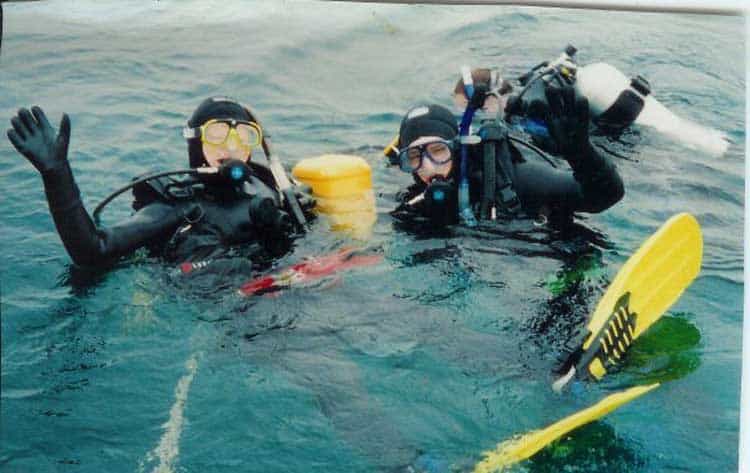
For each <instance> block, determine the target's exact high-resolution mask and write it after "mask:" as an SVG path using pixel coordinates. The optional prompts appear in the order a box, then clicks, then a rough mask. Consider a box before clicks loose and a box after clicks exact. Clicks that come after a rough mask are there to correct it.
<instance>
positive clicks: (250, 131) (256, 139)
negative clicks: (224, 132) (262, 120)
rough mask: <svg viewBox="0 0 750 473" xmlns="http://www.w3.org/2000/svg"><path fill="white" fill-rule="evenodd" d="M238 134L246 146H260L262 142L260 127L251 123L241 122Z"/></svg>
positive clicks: (238, 126)
mask: <svg viewBox="0 0 750 473" xmlns="http://www.w3.org/2000/svg"><path fill="white" fill-rule="evenodd" d="M236 129H237V136H239V137H240V142H241V143H242V144H243V145H245V146H258V145H259V144H260V129H259V128H258V127H257V126H253V125H251V124H246V123H239V124H238V125H237V128H236Z"/></svg>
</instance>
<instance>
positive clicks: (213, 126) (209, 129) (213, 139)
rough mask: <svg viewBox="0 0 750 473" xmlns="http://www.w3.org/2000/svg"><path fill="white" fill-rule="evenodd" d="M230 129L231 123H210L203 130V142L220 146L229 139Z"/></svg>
mask: <svg viewBox="0 0 750 473" xmlns="http://www.w3.org/2000/svg"><path fill="white" fill-rule="evenodd" d="M229 129H230V128H229V123H224V122H213V123H209V124H207V125H206V126H205V127H204V128H203V141H205V142H206V143H211V144H212V145H220V144H222V143H224V141H225V140H226V139H227V135H229Z"/></svg>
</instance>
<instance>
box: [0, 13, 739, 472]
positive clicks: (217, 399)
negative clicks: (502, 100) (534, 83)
mask: <svg viewBox="0 0 750 473" xmlns="http://www.w3.org/2000/svg"><path fill="white" fill-rule="evenodd" d="M4 13H5V25H4V27H5V28H4V33H5V34H4V38H3V39H4V41H3V48H2V54H1V55H0V121H2V120H5V123H6V126H9V122H8V120H9V119H10V118H11V117H12V116H13V114H14V113H15V112H16V110H17V109H18V108H19V107H22V106H26V107H27V106H30V105H32V104H38V105H40V106H42V107H43V108H44V109H45V111H46V112H47V114H48V116H49V117H50V119H51V121H52V122H53V123H58V122H59V119H60V116H61V114H62V113H63V112H66V113H68V114H69V115H70V117H71V121H72V138H71V145H70V156H69V157H70V162H71V165H72V168H73V171H74V173H75V175H76V178H77V182H78V185H79V187H80V189H81V192H82V196H83V199H84V202H85V204H86V206H87V208H88V209H89V210H92V209H93V207H94V206H95V205H96V204H97V203H98V202H99V201H101V200H102V199H103V198H104V197H106V196H107V195H108V194H109V193H110V192H111V191H112V190H114V189H116V188H117V187H119V186H121V185H123V184H125V183H126V182H128V180H129V179H130V178H131V177H132V176H135V175H138V174H142V173H144V172H147V171H151V170H170V169H177V168H182V167H185V166H186V164H187V153H186V146H185V144H184V140H183V139H182V137H181V133H180V132H181V128H182V126H183V124H184V122H185V120H186V118H187V117H188V116H189V114H190V113H191V112H192V110H193V109H194V108H195V107H196V106H197V104H198V103H200V101H201V100H203V99H204V98H206V97H208V96H211V95H217V94H219V95H229V96H232V97H236V98H237V99H239V100H241V101H243V102H245V103H247V104H249V105H251V106H252V107H253V108H254V110H255V111H256V112H257V114H258V115H259V116H260V117H261V119H262V121H263V123H264V125H265V126H266V128H267V130H268V131H269V132H270V133H271V134H272V135H273V139H274V143H275V146H276V149H277V153H279V155H280V156H282V159H283V160H284V162H285V164H287V165H288V166H292V165H293V164H294V163H296V162H298V161H299V160H301V159H303V158H306V157H311V156H316V155H319V154H323V153H332V152H335V153H350V154H357V155H360V156H362V157H363V158H365V159H366V160H367V161H368V162H369V163H370V164H371V166H372V168H373V180H374V184H375V188H376V196H377V209H378V220H377V223H376V224H375V227H374V229H373V235H372V237H371V238H370V239H369V240H367V241H366V242H358V241H351V240H349V239H348V238H347V237H346V236H344V235H341V234H336V233H332V232H331V231H329V229H328V225H327V223H326V222H325V221H319V222H317V223H315V224H314V225H313V227H312V229H311V231H310V233H309V234H308V235H307V236H306V237H305V238H303V239H300V240H298V241H297V242H296V244H295V247H294V248H293V249H292V251H290V252H289V253H288V254H286V255H284V256H282V257H281V258H279V260H278V261H276V262H275V263H274V265H275V267H278V268H280V267H284V266H287V265H290V264H293V263H296V262H298V261H299V260H300V259H302V258H304V257H307V256H311V255H317V254H321V253H326V252H329V251H332V250H333V249H335V248H338V247H340V246H342V245H352V244H357V245H367V246H368V247H371V248H373V251H377V252H380V253H382V254H383V255H384V261H383V262H382V263H381V264H379V265H376V266H371V267H367V268H361V269H358V270H356V271H351V272H348V273H346V274H343V275H342V276H341V277H340V278H339V280H337V281H333V282H332V284H326V285H324V286H323V287H314V288H307V289H298V290H292V291H288V292H285V293H282V294H281V295H280V296H278V297H260V298H257V299H253V300H249V301H248V300H240V299H238V298H237V297H236V295H235V293H234V291H233V290H232V288H233V287H237V286H239V285H240V284H241V283H242V282H244V281H241V280H229V281H223V282H222V284H220V287H212V288H205V287H203V288H196V287H193V286H191V285H190V284H185V283H184V282H183V281H180V280H179V278H176V277H174V276H173V275H172V271H173V269H174V268H172V267H169V266H167V265H165V264H164V263H162V262H160V261H158V260H154V259H149V258H145V257H141V256H139V257H135V258H131V259H128V260H126V261H123V262H122V263H121V264H118V265H117V266H116V267H115V268H113V269H111V270H110V271H107V272H101V273H89V272H84V271H81V270H77V269H75V268H72V267H71V265H70V259H69V257H68V256H67V255H66V253H65V250H64V248H63V247H62V244H61V242H60V240H59V237H58V236H57V233H56V231H55V228H54V224H53V223H52V220H51V218H50V216H49V213H48V210H47V205H46V200H45V197H44V192H43V188H42V185H41V180H40V178H39V177H38V175H37V173H36V172H35V170H34V169H33V168H32V166H30V165H29V164H28V163H27V162H26V161H25V160H24V159H23V158H22V157H21V156H20V155H18V154H17V153H16V152H15V150H14V149H13V148H12V147H11V145H10V143H9V142H8V141H7V140H6V139H4V138H3V139H0V163H2V166H0V183H1V185H0V188H1V189H2V191H1V192H2V202H3V205H2V206H0V222H1V227H2V231H0V247H1V248H2V250H3V254H4V261H3V265H2V269H1V270H0V277H1V278H2V279H1V280H0V283H1V285H0V290H1V291H2V293H1V296H2V300H1V302H0V309H1V311H2V362H1V367H2V380H1V383H2V385H1V387H2V390H1V400H2V402H1V403H0V470H1V471H3V472H26V471H35V472H94V471H96V472H100V471H108V472H155V471H158V472H202V473H203V472H220V471H253V472H255V471H257V472H282V471H283V472H311V471H320V472H360V471H361V472H366V471H400V470H399V468H403V467H405V466H406V465H415V466H419V465H429V466H431V467H432V468H433V471H439V470H437V468H438V467H439V466H441V467H443V468H444V469H443V471H470V470H471V468H472V465H473V464H474V463H476V462H477V461H478V460H479V459H480V458H481V452H482V451H485V450H487V449H490V448H493V447H494V446H495V445H496V444H497V443H498V442H499V441H501V440H505V439H507V438H510V437H512V436H513V435H515V434H519V433H523V432H526V431H529V430H532V429H537V428H540V427H543V426H545V425H547V424H550V423H552V422H554V421H556V420H558V419H560V418H562V417H565V416H566V415H568V414H571V413H572V412H574V411H576V410H578V409H581V408H583V407H585V406H587V405H590V404H592V403H593V402H595V401H597V400H599V399H601V398H602V397H604V396H605V395H607V394H609V393H611V392H613V391H615V390H619V389H623V388H625V387H628V386H631V385H634V384H643V383H646V382H652V381H662V382H663V385H662V386H661V387H660V388H659V389H657V390H656V391H654V392H651V393H649V394H647V395H646V396H645V397H643V398H641V399H639V400H637V401H634V402H633V403H632V404H629V405H627V406H624V407H623V408H621V409H620V410H619V411H617V412H615V413H613V414H611V415H610V416H608V417H606V418H605V419H604V420H602V421H600V422H596V423H594V424H591V425H589V426H587V427H585V428H583V429H580V430H578V431H576V432H575V433H573V434H571V435H569V436H566V438H565V439H563V440H562V441H561V442H559V443H557V444H556V445H555V446H554V447H553V448H551V449H548V450H545V451H544V452H541V453H540V454H539V455H538V456H536V457H534V458H533V459H532V460H530V461H526V462H523V463H521V464H520V465H517V466H516V467H514V468H515V469H514V471H531V472H546V471H550V472H552V471H582V472H605V471H606V472H612V471H622V472H664V471H691V472H724V471H736V468H737V454H738V453H737V445H738V441H739V396H740V371H741V330H742V297H743V290H744V283H743V246H742V242H743V240H742V238H743V223H744V222H743V213H744V209H743V205H744V202H743V195H744V192H743V191H744V179H743V177H744V165H745V163H744V155H745V148H744V143H745V132H744V130H745V123H744V116H745V109H744V91H745V81H746V78H745V74H744V71H745V63H744V58H745V57H746V52H745V50H744V44H745V37H744V32H745V25H744V19H743V18H741V17H723V16H696V15H676V14H654V13H625V12H603V11H581V10H564V9H556V8H548V9H541V8H530V7H506V6H429V5H379V4H350V3H334V2H301V1H300V2H298V1H261V2H253V3H247V4H245V3H243V4H234V3H232V4H230V5H226V4H225V2H218V1H206V0H201V1H193V0H188V1H158V2H136V1H120V2H94V1H90V0H81V1H76V2H63V1H44V2H23V3H6V4H5V5H4ZM568 43H571V44H574V45H575V46H576V47H577V48H578V49H579V53H578V59H579V61H580V62H581V63H583V64H586V63H592V62H599V61H603V62H607V63H610V64H612V65H614V66H615V67H617V68H618V69H620V70H622V71H623V72H625V73H626V74H628V75H634V74H641V75H643V76H644V77H646V78H647V79H648V80H649V81H650V82H651V85H652V89H653V94H654V96H655V97H656V98H657V99H658V100H659V101H660V102H661V103H662V104H663V105H664V106H665V107H667V108H668V109H669V110H670V111H671V112H673V113H675V114H676V115H678V116H680V117H683V118H685V119H688V120H690V121H691V122H693V123H695V124H698V125H700V126H702V127H705V128H706V129H709V128H710V129H713V130H717V131H719V132H721V133H724V134H725V135H726V136H727V137H728V139H729V140H730V142H731V143H730V146H729V148H728V150H727V151H726V152H725V153H723V155H721V156H715V155H712V154H711V153H708V152H706V151H705V150H701V149H700V148H695V147H690V146H687V145H686V144H685V143H682V142H680V140H679V139H675V135H674V134H671V135H664V134H662V133H660V132H659V131H658V130H656V129H653V128H650V127H646V126H641V127H634V128H633V129H631V130H629V131H628V132H627V133H625V134H624V135H623V136H621V137H619V138H618V139H616V140H614V139H608V138H607V137H603V136H595V137H594V138H593V139H594V141H595V143H596V144H597V146H600V147H601V148H602V149H604V150H606V151H608V152H610V155H611V156H612V159H613V160H614V161H615V162H616V164H617V166H618V168H619V170H620V173H621V174H622V176H623V179H624V181H625V185H626V196H625V198H624V199H623V200H622V201H621V202H620V203H618V204H617V205H616V206H614V207H613V208H611V209H609V210H608V211H606V212H604V213H602V214H599V215H590V216H582V217H581V218H580V219H579V223H580V224H581V228H580V229H579V231H577V232H574V233H573V234H565V235H560V234H556V233H551V232H549V231H547V230H545V229H544V228H538V227H534V226H533V225H531V224H529V222H519V223H514V224H513V225H509V226H496V227H492V228H484V229H481V230H479V231H476V232H467V231H461V230H460V229H457V230H453V231H448V232H438V233H427V234H425V233H424V232H420V231H418V230H415V229H413V228H408V227H407V226H404V225H400V224H398V223H396V222H394V221H393V219H392V218H391V217H390V216H389V214H388V211H389V210H391V209H392V208H393V207H394V204H393V195H394V194H395V192H396V191H397V190H399V189H401V188H404V187H405V186H406V185H408V183H409V182H410V179H411V178H410V176H408V175H405V174H402V173H401V172H400V171H398V169H394V168H389V167H387V166H386V165H385V163H384V161H383V159H382V156H381V155H380V151H381V150H382V147H383V146H384V145H385V144H387V143H388V142H389V141H390V139H391V138H392V137H393V136H394V134H395V133H396V131H397V128H398V124H399V121H400V118H401V116H402V114H403V113H404V112H405V111H406V110H407V109H408V108H409V106H411V105H412V104H414V103H417V102H422V101H434V102H438V103H442V104H444V105H449V104H450V100H451V98H450V91H451V90H452V87H453V84H454V83H455V81H456V80H457V78H458V73H459V68H460V66H461V65H462V64H469V65H472V66H480V65H494V66H498V67H499V68H500V70H501V72H502V74H503V75H504V76H507V77H515V76H517V75H519V74H521V73H523V72H525V71H526V70H528V69H529V68H530V67H531V66H533V65H535V64H537V63H539V62H540V61H542V60H544V59H550V58H553V57H556V56H557V55H558V54H559V51H560V50H561V49H562V48H564V47H565V45H566V44H568ZM690 130H691V132H694V130H695V129H694V128H690ZM677 137H679V134H677ZM682 211H689V212H691V213H693V214H694V215H695V216H696V217H697V219H698V220H699V222H700V223H701V225H702V228H703V234H704V241H705V249H704V261H703V269H702V272H701V274H700V276H699V277H698V279H697V280H696V281H695V282H694V284H693V285H692V286H691V287H690V289H689V290H688V291H687V292H686V293H685V294H684V295H683V297H682V298H681V299H680V301H679V302H678V303H677V304H676V305H675V306H674V307H672V308H671V309H670V310H669V312H668V314H667V315H666V316H665V317H664V319H663V320H662V321H661V322H659V323H658V324H656V325H655V326H654V327H652V330H651V331H650V332H649V333H647V334H646V335H644V337H643V338H642V339H640V340H639V342H638V343H637V344H636V346H634V347H633V352H632V353H631V354H630V356H629V358H628V363H627V364H626V366H625V367H624V368H623V369H622V370H621V371H620V372H619V373H616V374H614V375H611V376H608V377H607V378H605V380H603V382H601V383H597V384H593V383H592V384H577V385H576V386H575V388H574V389H572V390H571V391H569V392H566V393H565V394H562V395H557V394H554V393H553V392H552V391H551V389H550V388H549V383H550V381H551V380H552V375H551V370H552V368H553V367H554V365H555V362H556V358H557V357H558V356H559V354H560V352H561V351H562V350H563V348H564V344H565V341H566V340H567V339H568V338H569V337H570V336H571V334H573V333H574V332H575V329H576V328H577V327H580V326H582V325H583V323H584V321H585V318H586V316H587V314H588V313H589V312H590V311H592V310H593V308H594V307H595V304H596V301H597V299H598V297H599V296H600V295H601V294H602V293H603V291H604V290H605V288H606V285H607V282H608V281H609V280H611V278H612V277H613V276H614V275H615V274H616V272H617V270H618V268H619V267H620V266H621V265H622V263H623V262H624V261H625V259H626V258H627V256H628V255H629V254H631V253H632V252H633V251H634V250H636V249H637V248H638V246H639V245H640V243H641V242H642V241H643V240H644V239H645V238H646V237H647V236H648V235H649V234H651V233H652V232H653V231H654V230H656V228H658V227H659V225H661V223H663V222H664V221H665V220H666V219H667V218H668V217H669V216H671V215H673V214H675V213H678V212H682ZM129 212H130V207H129V199H128V198H127V197H122V198H120V199H118V200H116V201H115V202H113V203H112V204H111V205H110V206H109V207H108V208H107V210H106V212H105V215H104V218H103V221H104V224H105V225H106V224H111V223H113V222H116V221H117V220H118V219H120V218H123V217H125V216H127V215H128V214H129ZM402 471H405V470H402Z"/></svg>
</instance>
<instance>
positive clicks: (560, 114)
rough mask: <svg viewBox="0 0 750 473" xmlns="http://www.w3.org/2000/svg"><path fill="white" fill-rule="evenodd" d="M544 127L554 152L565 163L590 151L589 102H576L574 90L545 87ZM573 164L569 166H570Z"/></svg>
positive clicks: (566, 87) (571, 88)
mask: <svg viewBox="0 0 750 473" xmlns="http://www.w3.org/2000/svg"><path fill="white" fill-rule="evenodd" d="M545 94H546V96H547V103H548V109H547V117H546V121H547V125H548V127H549V133H550V135H551V136H552V139H553V140H554V141H555V144H556V145H557V149H558V151H559V152H560V154H562V155H563V156H564V157H565V158H566V159H568V161H570V160H571V159H575V158H577V157H579V156H580V155H582V154H584V153H586V152H587V151H588V149H589V102H588V100H587V99H586V98H585V97H579V98H578V99H576V94H575V89H574V88H573V86H565V87H562V88H559V87H548V88H547V89H546V90H545ZM571 164H572V163H571Z"/></svg>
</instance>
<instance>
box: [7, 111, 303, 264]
mask: <svg viewBox="0 0 750 473" xmlns="http://www.w3.org/2000/svg"><path fill="white" fill-rule="evenodd" d="M11 124H12V127H13V128H12V129H10V130H8V133H7V134H8V138H9V139H10V141H11V143H12V144H13V146H14V147H15V148H16V149H17V150H18V152H19V153H21V154H22V155H23V156H24V157H26V159H28V160H29V162H31V164H32V165H33V166H34V167H35V168H36V169H37V171H39V173H40V174H41V176H42V180H43V182H44V189H45V193H46V196H47V201H48V203H49V208H50V213H51V214H52V218H53V219H54V222H55V226H56V227H57V231H58V233H59V235H60V238H61V239H62V242H63V245H64V246H65V249H66V250H67V252H68V254H69V255H70V257H71V259H72V260H73V262H74V263H75V264H76V265H78V266H84V267H101V266H106V265H108V264H111V263H113V262H114V261H116V260H117V259H118V258H120V257H122V256H126V255H129V254H131V253H133V252H134V251H135V250H137V249H138V248H142V247H143V248H147V249H149V250H150V251H151V252H152V254H157V255H159V256H161V257H163V258H165V259H166V260H169V261H172V262H180V263H182V265H181V268H182V269H183V271H185V272H187V270H190V269H192V268H195V267H202V266H205V265H206V264H207V261H210V260H212V259H213V258H217V257H221V256H224V255H227V254H229V253H230V250H232V248H236V247H238V246H239V245H246V244H249V243H253V244H255V243H258V244H259V246H260V247H273V246H274V245H278V244H279V242H285V241H288V240H289V239H290V237H292V236H293V235H294V234H295V230H301V229H302V228H303V225H304V223H305V219H306V216H309V215H310V214H309V213H307V211H309V210H310V208H311V206H312V205H313V202H312V201H311V199H309V198H306V195H305V194H304V193H303V192H302V191H301V189H300V188H298V187H295V188H292V187H290V185H289V181H288V178H287V176H286V175H285V174H284V171H283V168H281V167H280V163H278V159H277V158H275V156H273V155H271V152H270V145H269V143H268V141H267V139H266V138H265V137H264V136H263V132H264V130H263V128H262V127H261V125H260V123H259V121H258V120H257V119H256V117H255V116H254V115H253V113H252V112H251V111H250V109H248V108H247V107H244V106H242V105H241V104H239V103H238V102H236V101H234V100H231V99H228V98H225V97H211V98H208V99H206V100H204V101H203V102H202V103H201V104H200V105H199V106H198V108H196V109H195V111H194V112H193V114H192V116H191V117H190V119H189V120H188V122H187V126H186V127H185V128H184V130H183V136H184V137H185V138H186V140H187V145H188V155H189V164H190V169H184V170H180V171H171V172H161V173H156V174H151V175H147V176H144V177H141V178H136V179H134V181H133V182H132V183H130V184H129V185H127V186H125V187H123V188H122V189H119V190H118V191H116V192H115V193H113V194H112V195H110V196H109V197H108V198H107V199H105V201H104V202H102V203H101V204H100V205H99V206H98V207H97V208H96V210H95V211H94V213H93V219H92V217H91V216H90V215H89V213H88V212H87V211H86V209H85V208H84V206H83V203H82V202H81V197H80V192H79V190H78V186H77V185H76V182H75V179H74V178H73V173H72V171H71V167H70V164H69V162H68V144H69V141H70V119H69V118H68V115H67V114H63V116H62V120H61V122H60V129H59V133H58V134H57V135H55V131H54V129H53V128H52V126H51V125H50V123H49V121H48V120H47V117H46V116H45V114H44V112H43V111H42V109H41V108H39V107H36V106H34V107H32V108H31V110H30V111H29V110H27V109H24V108H22V109H20V110H19V112H18V115H17V116H15V117H13V118H12V119H11ZM256 147H262V149H263V152H264V154H265V155H266V158H268V161H269V163H270V164H271V165H270V166H268V167H267V166H265V165H262V164H259V163H256V162H254V161H251V157H252V149H253V148H256ZM279 170H280V172H279ZM279 174H281V175H279ZM174 176H181V177H182V178H181V179H176V178H175V177H174ZM283 180H286V183H280V181H283ZM285 184H286V185H285ZM130 189H132V192H133V196H134V201H133V204H132V205H133V209H134V210H135V213H134V214H133V215H131V216H130V217H129V218H127V219H125V220H124V221H121V222H119V223H117V224H115V225H112V226H110V227H103V226H98V220H99V212H101V210H102V209H103V207H104V205H106V204H107V203H108V202H109V201H110V200H112V199H113V198H114V197H116V196H117V195H119V194H121V193H123V192H125V191H127V190H130ZM298 199H299V200H298ZM284 204H285V205H286V209H288V210H289V211H288V212H287V210H286V209H285V207H284ZM302 208H304V211H305V213H303V211H302ZM293 218H294V220H296V222H295V221H294V220H293ZM295 223H296V224H297V225H296V228H295ZM250 246H254V245H250Z"/></svg>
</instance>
